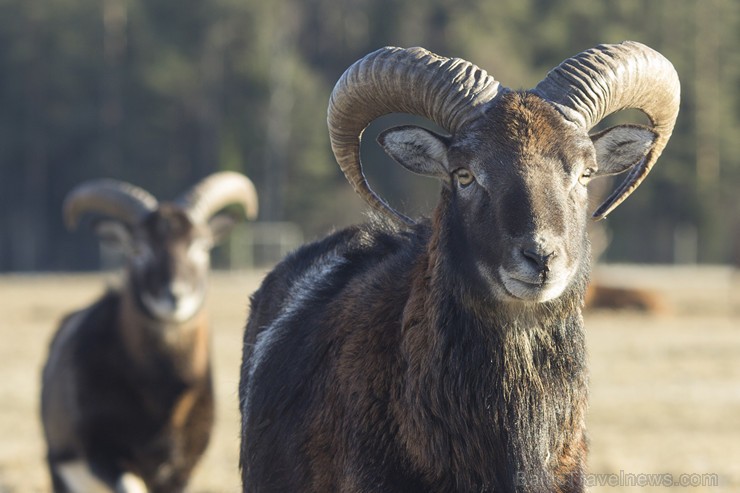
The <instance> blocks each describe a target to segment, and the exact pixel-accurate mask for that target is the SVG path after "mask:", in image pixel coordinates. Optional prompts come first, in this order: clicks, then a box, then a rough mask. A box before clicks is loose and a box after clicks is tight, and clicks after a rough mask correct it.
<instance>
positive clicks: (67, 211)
mask: <svg viewBox="0 0 740 493" xmlns="http://www.w3.org/2000/svg"><path fill="white" fill-rule="evenodd" d="M157 205H158V202H157V199H156V198H155V197H154V196H153V195H152V194H150V193H149V192H147V191H146V190H144V189H143V188H139V187H137V186H135V185H131V184H130V183H126V182H123V181H118V180H112V179H106V178H104V179H99V180H91V181H87V182H84V183H81V184H80V185H78V186H77V187H75V188H74V189H72V191H71V192H69V193H68V194H67V197H66V198H65V199H64V206H63V211H64V222H65V224H66V225H67V228H69V229H75V228H76V227H77V225H78V222H79V219H80V217H81V216H82V215H83V214H85V213H88V212H95V213H98V214H103V215H106V216H109V217H112V218H115V219H118V220H120V221H123V222H125V223H126V224H128V225H131V226H134V225H136V224H138V222H139V221H140V220H141V219H142V218H143V217H144V216H145V215H147V214H149V213H150V212H152V211H153V210H155V209H156V208H157Z"/></svg>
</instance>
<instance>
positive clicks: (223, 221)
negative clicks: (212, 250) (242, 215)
mask: <svg viewBox="0 0 740 493" xmlns="http://www.w3.org/2000/svg"><path fill="white" fill-rule="evenodd" d="M238 223H239V219H238V218H237V217H236V216H235V215H234V214H231V213H230V212H219V213H218V214H216V215H215V216H213V217H212V218H210V219H209V220H208V229H210V231H211V243H212V244H213V245H214V246H215V245H218V244H219V243H221V242H223V241H224V240H226V238H228V236H229V235H230V234H231V231H232V230H233V229H234V226H236V225H237V224H238Z"/></svg>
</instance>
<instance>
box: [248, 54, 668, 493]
mask: <svg viewBox="0 0 740 493" xmlns="http://www.w3.org/2000/svg"><path fill="white" fill-rule="evenodd" d="M679 90H680V89H679V81H678V77H677V75H676V72H675V70H674V69H673V66H672V65H671V64H670V62H668V61H667V60H666V59H665V58H664V57H663V56H662V55H660V54H658V53H657V52H655V51H653V50H652V49H650V48H648V47H646V46H644V45H641V44H639V43H635V42H624V43H621V44H616V45H600V46H597V47H595V48H593V49H589V50H587V51H584V52H582V53H580V54H578V55H576V56H574V57H572V58H569V59H567V60H565V61H564V62H562V63H561V64H560V65H559V66H558V67H556V68H555V69H553V70H552V71H550V73H549V74H548V75H547V76H546V77H545V79H543V80H542V81H541V82H540V83H539V84H538V85H537V86H536V87H535V88H534V89H531V90H522V91H514V90H510V89H507V88H505V87H503V86H502V85H500V84H499V83H498V82H497V81H496V80H494V79H493V78H492V77H491V76H489V75H487V74H486V72H484V71H483V70H481V69H479V68H478V67H476V66H475V65H473V64H471V63H469V62H466V61H464V60H461V59H449V58H443V57H439V56H437V55H434V54H432V53H430V52H428V51H426V50H424V49H421V48H411V49H400V48H383V49H380V50H378V51H376V52H374V53H371V54H369V55H367V56H366V57H364V58H362V59H360V60H359V61H357V62H356V63H355V64H353V65H352V66H351V67H350V68H349V69H348V70H347V71H346V72H345V73H344V75H343V76H342V77H341V79H340V80H339V82H338V83H337V85H336V86H335V88H334V91H333V93H332V95H331V99H330V103H329V111H328V125H329V135H330V139H331V144H332V148H333V151H334V154H335V156H336V158H337V161H338V163H339V165H340V167H341V169H342V170H343V172H344V174H345V176H346V177H347V179H348V180H349V182H350V183H351V184H352V186H353V187H354V189H355V190H356V191H357V192H358V193H359V195H361V196H362V197H363V199H365V200H366V201H367V202H368V203H369V204H370V205H371V206H372V207H373V208H374V209H376V210H377V211H379V214H378V217H377V218H376V219H374V220H371V221H370V222H369V223H367V224H363V225H359V226H354V227H350V228H348V229H344V230H342V231H339V232H336V233H334V234H332V235H330V236H328V237H327V238H325V239H323V240H321V241H318V242H316V243H313V244H309V245H307V246H305V247H303V248H301V249H299V250H298V251H296V252H295V253H294V254H292V255H290V256H289V257H287V258H286V259H285V260H284V261H283V262H282V263H281V264H279V265H278V266H277V267H276V268H275V269H274V270H273V271H272V272H271V273H270V274H269V275H268V276H267V277H266V278H265V280H264V281H263V284H262V286H261V287H260V288H259V290H258V291H257V292H256V293H255V294H254V295H253V298H252V310H251V313H250V316H249V320H248V323H247V328H246V331H245V336H244V349H243V361H242V368H241V382H240V406H241V413H242V445H241V458H240V464H241V470H242V472H241V474H242V482H243V489H244V491H245V492H260V493H263V492H278V491H280V492H283V491H301V492H307V491H310V492H326V491H344V492H384V493H389V492H404V493H409V492H453V491H459V492H490V491H496V492H500V491H538V492H539V491H542V492H544V491H547V492H555V491H583V489H584V483H585V475H584V471H585V459H586V448H587V447H586V436H585V425H584V420H585V412H586V402H587V365H586V350H585V343H584V339H585V334H584V326H583V319H582V316H581V309H582V305H583V298H584V291H585V287H586V284H587V279H588V275H589V272H588V270H589V268H588V266H589V243H588V238H587V234H586V225H587V222H588V221H587V219H588V213H587V212H588V211H587V198H588V194H587V184H588V182H589V180H591V179H592V178H595V177H598V176H601V175H608V174H614V173H620V172H623V171H627V170H630V171H629V174H628V175H627V177H626V179H625V181H624V182H623V183H622V184H621V185H619V186H618V187H617V189H616V190H615V191H614V193H612V194H611V195H610V196H609V198H607V199H606V201H605V202H604V203H603V204H602V205H601V206H600V207H599V208H598V209H597V210H596V211H595V213H594V216H595V217H596V218H597V219H598V218H602V217H604V216H605V215H606V214H608V213H609V212H611V211H612V210H613V209H614V208H615V207H616V206H617V205H618V204H619V203H621V202H622V201H623V200H624V199H625V198H627V196H628V195H630V194H631V193H632V192H633V191H634V189H635V188H636V187H637V186H638V185H639V184H640V183H641V182H642V181H643V179H644V178H645V176H646V175H647V174H648V172H649V171H650V169H651V167H652V166H653V165H654V163H655V162H656V160H657V159H658V156H659V155H660V154H661V152H662V150H663V148H664V147H665V145H666V143H667V141H668V139H669V137H670V134H671V132H672V129H673V126H674V123H675V119H676V116H677V113H678V105H679ZM624 108H638V109H640V110H642V111H643V112H644V113H645V114H646V115H647V116H648V118H649V120H650V124H649V125H647V126H643V125H631V124H628V125H619V126H615V127H612V128H609V129H607V130H604V131H601V132H599V133H596V134H594V135H589V131H590V130H591V129H592V128H593V127H594V126H595V125H596V124H597V123H598V122H599V121H600V120H602V119H603V118H604V117H605V116H607V115H609V114H610V113H613V112H616V111H618V110H621V109H624ZM388 113H408V114H413V115H418V116H422V117H425V118H427V119H429V120H431V121H432V122H434V123H436V124H437V125H439V126H440V127H441V128H443V129H444V130H445V131H446V132H448V134H447V135H438V134H436V133H433V132H430V131H429V130H426V129H424V128H420V127H415V126H403V127H397V128H391V129H389V130H386V131H385V132H383V133H381V135H380V136H379V142H380V145H381V146H382V147H383V148H384V150H385V151H386V152H387V153H388V154H389V155H390V156H392V157H393V158H394V159H395V160H396V161H397V162H398V163H400V164H401V165H402V166H404V167H406V168H408V169H409V170H411V171H413V172H416V173H419V174H422V175H427V176H432V177H436V178H438V179H439V180H440V182H441V184H442V186H441V196H440V199H439V203H438V205H437V207H436V209H435V211H434V213H433V216H432V217H431V218H430V219H420V220H418V221H413V220H411V219H410V218H408V217H406V216H404V215H402V214H401V213H399V212H397V211H396V210H394V209H393V208H391V207H390V206H389V205H388V204H387V203H386V202H385V201H384V200H383V199H381V198H380V197H379V196H377V195H376V194H375V193H374V192H373V191H372V189H371V188H370V187H369V185H368V183H367V181H366V180H365V178H364V175H363V172H362V165H361V161H360V157H359V148H360V138H361V136H362V133H363V131H364V129H365V128H366V127H367V125H368V124H369V123H370V122H372V121H373V120H375V119H376V118H378V117H380V116H382V115H384V114H388Z"/></svg>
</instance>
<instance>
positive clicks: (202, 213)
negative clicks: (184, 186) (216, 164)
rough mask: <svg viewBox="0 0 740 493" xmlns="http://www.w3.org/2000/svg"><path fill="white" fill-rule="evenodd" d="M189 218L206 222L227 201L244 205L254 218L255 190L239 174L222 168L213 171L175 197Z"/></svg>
mask: <svg viewBox="0 0 740 493" xmlns="http://www.w3.org/2000/svg"><path fill="white" fill-rule="evenodd" d="M176 203H177V204H179V205H180V206H181V207H182V208H183V209H185V210H186V211H187V213H188V214H189V216H190V218H191V219H192V220H193V222H195V223H196V224H198V223H201V224H202V223H205V222H207V221H208V220H209V219H210V218H211V217H212V216H213V215H214V214H216V213H217V212H218V211H220V210H221V209H223V208H224V207H226V206H228V205H231V204H239V205H241V206H242V207H243V208H244V213H245V214H246V216H247V218H249V219H254V218H256V217H257V212H258V201H257V191H256V190H255V188H254V184H252V181H251V180H250V179H249V178H247V177H246V176H244V175H242V174H241V173H236V172H234V171H222V172H219V173H214V174H212V175H210V176H208V177H206V178H204V179H203V180H201V181H200V182H198V183H197V184H196V185H194V186H193V187H192V188H190V189H189V190H188V191H187V192H185V193H183V194H182V195H181V196H180V197H179V198H178V199H177V200H176Z"/></svg>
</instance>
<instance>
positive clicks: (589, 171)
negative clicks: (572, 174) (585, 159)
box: [578, 168, 596, 185]
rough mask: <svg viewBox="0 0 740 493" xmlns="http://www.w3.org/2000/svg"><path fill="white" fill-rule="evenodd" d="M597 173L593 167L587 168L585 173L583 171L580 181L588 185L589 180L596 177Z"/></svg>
mask: <svg viewBox="0 0 740 493" xmlns="http://www.w3.org/2000/svg"><path fill="white" fill-rule="evenodd" d="M595 174H596V170H595V169H593V168H586V169H585V170H584V171H583V173H581V176H580V177H579V178H578V181H579V182H580V183H581V185H588V182H589V181H591V178H593V177H594V175H595Z"/></svg>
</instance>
